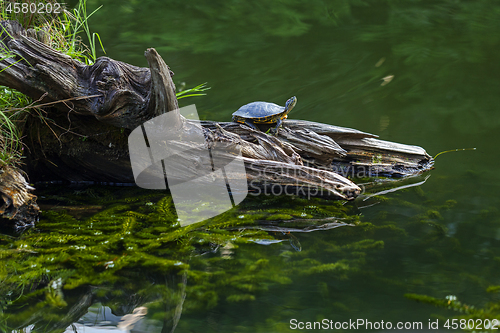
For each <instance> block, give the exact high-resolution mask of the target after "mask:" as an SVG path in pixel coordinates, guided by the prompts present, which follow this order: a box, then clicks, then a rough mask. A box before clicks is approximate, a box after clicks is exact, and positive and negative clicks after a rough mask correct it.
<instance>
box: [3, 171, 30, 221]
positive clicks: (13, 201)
mask: <svg viewBox="0 0 500 333" xmlns="http://www.w3.org/2000/svg"><path fill="white" fill-rule="evenodd" d="M31 190H33V188H32V187H31V186H29V184H28V183H27V182H26V179H25V178H24V176H23V175H22V174H21V173H20V172H19V171H18V170H17V169H16V168H14V167H9V166H3V167H1V168H0V226H4V225H9V226H11V225H14V226H15V227H16V228H18V229H19V228H25V227H29V226H33V225H34V223H35V222H36V221H37V216H38V211H39V209H38V206H37V204H36V196H34V195H33V194H31V193H30V191H31ZM13 222H15V223H13Z"/></svg>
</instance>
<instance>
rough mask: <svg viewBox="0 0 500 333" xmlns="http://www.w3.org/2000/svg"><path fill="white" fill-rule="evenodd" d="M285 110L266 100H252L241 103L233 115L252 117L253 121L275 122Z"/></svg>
mask: <svg viewBox="0 0 500 333" xmlns="http://www.w3.org/2000/svg"><path fill="white" fill-rule="evenodd" d="M284 112H285V107H283V106H279V105H278V104H274V103H268V102H252V103H248V104H246V105H243V106H242V107H241V108H239V109H238V110H237V111H236V112H234V113H233V117H235V116H236V117H239V118H245V119H252V120H253V121H254V122H255V123H269V122H276V121H277V120H278V119H279V118H280V116H281V115H282V114H283V113H284Z"/></svg>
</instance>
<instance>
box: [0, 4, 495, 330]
mask: <svg viewBox="0 0 500 333" xmlns="http://www.w3.org/2000/svg"><path fill="white" fill-rule="evenodd" d="M100 4H103V8H101V9H100V10H99V11H98V12H97V13H96V14H95V16H94V17H92V18H91V20H90V25H91V27H92V28H93V29H94V30H95V31H98V32H99V33H100V36H101V39H102V41H103V43H104V45H105V46H106V51H107V56H109V57H111V58H114V59H117V60H121V61H124V62H128V63H132V64H135V65H138V66H147V63H146V61H145V59H144V57H143V52H144V50H145V49H146V48H148V47H154V48H156V49H157V50H158V52H159V53H160V54H161V55H162V56H163V58H164V59H165V61H166V62H167V64H169V66H170V67H171V68H172V70H173V71H174V72H175V73H176V75H175V76H174V80H175V82H176V84H177V85H178V86H179V85H180V83H181V82H185V83H186V86H187V87H191V86H195V85H197V84H199V83H203V82H207V85H208V86H210V87H211V90H209V91H208V95H207V96H205V97H201V98H196V99H191V100H184V101H186V102H184V104H185V105H186V104H187V103H193V102H194V103H196V106H197V109H198V112H199V114H200V116H201V117H202V118H204V119H211V120H216V121H229V120H230V118H231V113H232V112H234V111H235V110H236V109H237V108H239V107H240V106H241V105H243V104H246V103H248V102H251V101H255V100H263V101H269V102H275V103H278V104H282V105H283V104H284V103H285V101H286V100H287V99H288V98H289V97H290V96H297V98H298V103H297V106H296V107H295V108H294V110H293V111H292V112H291V114H290V115H289V116H290V117H293V118H297V119H305V120H311V121H318V122H323V123H328V124H334V125H339V126H346V127H353V128H356V129H359V130H362V131H365V132H369V133H374V134H378V135H379V136H380V138H381V139H384V140H390V141H395V142H402V143H407V144H415V145H419V146H422V147H424V148H425V149H426V150H427V151H428V153H429V154H431V155H435V154H437V153H438V152H440V151H443V150H447V149H455V148H469V147H475V148H477V150H475V151H463V152H456V153H448V154H444V155H441V156H440V157H439V158H438V159H437V160H436V164H435V167H436V168H435V170H432V171H430V172H428V173H427V174H426V175H424V176H427V175H430V177H429V178H428V179H427V180H426V182H425V183H424V184H423V185H421V186H418V187H412V188H409V189H406V190H402V191H397V192H393V193H388V194H386V195H384V196H382V197H376V198H370V199H369V200H366V201H363V200H362V199H359V200H357V201H355V202H354V203H348V204H346V205H340V204H332V203H331V202H325V201H321V200H311V201H307V200H302V199H293V200H292V199H290V198H278V199H272V198H268V199H266V198H261V199H257V200H253V199H249V200H246V201H245V202H244V204H243V205H242V207H240V208H239V209H238V210H235V211H232V212H228V213H226V214H225V215H223V216H221V217H220V218H219V219H216V220H215V221H212V222H211V223H212V225H213V228H211V229H209V231H203V230H197V231H196V230H194V231H191V232H185V233H182V232H179V231H178V230H177V229H176V226H175V222H174V221H173V220H172V218H170V219H169V218H165V217H164V216H165V214H167V217H168V216H169V214H170V213H171V209H172V207H171V204H170V203H169V201H168V200H169V198H168V196H167V197H165V195H164V194H162V193H156V192H155V193H151V192H145V193H143V192H134V191H135V190H131V189H126V190H124V189H113V188H91V189H68V190H67V192H65V194H64V195H61V196H59V197H55V196H54V195H55V194H54V190H53V189H46V190H44V191H46V192H43V193H45V194H44V196H46V197H45V198H39V200H40V202H41V203H45V204H46V205H47V206H46V209H45V211H46V213H44V214H43V215H42V220H41V221H40V224H39V230H37V231H32V232H30V233H28V234H26V235H24V236H23V237H21V238H20V239H18V240H12V239H10V238H8V237H7V236H2V244H4V245H2V252H1V253H0V255H1V258H3V259H2V260H3V261H4V262H5V263H6V265H5V268H0V279H1V280H2V281H4V283H3V287H2V288H1V289H0V290H1V291H2V292H3V293H4V294H5V295H6V296H5V297H3V298H2V305H3V309H4V310H3V311H4V316H3V317H0V318H2V319H1V320H0V323H1V324H2V325H7V326H6V327H9V328H11V329H13V328H18V329H20V328H22V327H28V328H29V327H30V325H35V327H36V328H37V330H39V331H44V330H45V331H57V330H59V331H64V330H65V328H66V327H68V326H69V325H70V324H72V323H74V322H77V321H78V323H77V324H75V325H80V326H78V327H80V328H79V329H80V331H84V330H83V328H82V326H81V325H86V328H85V332H88V331H91V328H90V327H91V326H93V327H95V326H99V325H100V326H108V329H107V330H109V331H113V330H115V331H116V330H117V325H118V323H119V322H120V320H121V318H120V317H121V316H123V315H125V314H127V313H132V310H133V309H134V308H138V307H140V306H145V307H147V309H148V310H147V315H146V316H145V318H143V319H142V321H140V322H139V323H137V324H135V325H136V328H135V329H136V331H137V332H160V331H161V330H162V327H163V328H164V331H167V330H168V329H171V328H172V327H173V326H174V325H175V323H177V326H176V332H199V331H202V330H203V331H207V332H288V331H297V330H292V329H291V326H290V320H291V319H294V318H295V319H297V321H299V322H314V321H321V320H322V319H329V320H333V321H337V322H345V321H349V320H350V319H351V320H357V319H365V320H368V321H372V322H380V321H381V320H384V321H385V322H387V321H390V322H392V323H394V325H396V323H397V322H422V323H423V328H427V327H428V322H429V320H431V321H433V322H434V321H436V320H439V324H440V328H443V325H444V324H445V323H446V320H447V319H451V318H458V316H460V315H464V316H467V314H464V313H460V312H458V311H453V310H450V309H446V308H445V307H443V306H440V307H435V306H433V305H432V304H429V303H425V302H417V301H416V300H415V297H413V298H412V297H405V295H407V294H417V295H426V296H430V297H434V298H436V299H438V300H440V301H442V302H444V303H446V302H447V300H446V299H445V297H446V296H450V295H452V296H456V297H457V299H458V301H460V302H462V304H467V305H470V306H472V305H473V306H475V308H476V309H481V308H484V309H490V308H491V304H496V305H497V306H498V304H499V303H498V296H497V295H498V294H495V293H492V292H487V290H488V288H490V289H489V291H495V290H496V289H495V286H498V285H500V281H499V279H498V276H499V273H500V251H499V246H498V245H499V241H500V219H499V217H498V216H499V215H498V207H499V202H498V201H499V199H498V195H497V190H498V188H499V184H500V182H499V174H498V172H497V166H498V164H499V162H500V161H499V156H498V153H497V152H498V148H497V147H496V143H497V140H498V134H497V133H498V130H499V126H500V117H499V116H498V112H497V108H498V105H499V102H500V98H499V97H498V96H499V94H498V91H499V88H500V83H499V81H498V77H499V74H500V73H499V70H500V68H499V64H500V61H499V59H498V58H499V56H498V49H499V46H500V26H499V23H498V22H500V7H499V6H498V4H497V3H496V2H493V1H483V2H467V1H428V2H380V1H377V2H375V1H367V2H363V3H361V2H356V1H336V2H332V3H324V2H321V1H315V2H311V1H294V2H293V3H291V4H286V3H272V2H267V1H252V2H248V3H247V2H240V1H233V2H226V1H213V2H210V3H209V4H208V3H204V2H201V1H198V2H189V3H186V2H181V1H171V2H162V1H148V2H132V1H129V2H123V1H99V2H98V3H97V2H96V1H91V2H89V6H90V7H92V8H96V7H97V6H98V5H100ZM390 76H393V77H392V80H390V79H389V78H388V77H390ZM383 78H386V79H385V81H384V80H383ZM388 81H390V82H388ZM422 180H423V178H420V179H417V180H415V181H416V182H418V181H422ZM75 191H76V192H75ZM78 191H80V192H78ZM82 191H83V192H82ZM85 191H87V192H85ZM88 191H90V192H88ZM89 193H90V194H89ZM82 202H85V203H86V205H93V206H92V207H94V208H89V209H88V210H84V211H81V210H80V207H82ZM149 203H151V205H150V204H149ZM56 204H57V205H58V206H59V208H58V207H54V205H56ZM61 206H62V207H61ZM98 211H99V212H101V213H98V215H94V214H95V213H96V212H98ZM99 214H100V215H99ZM162 214H163V215H162ZM302 214H305V217H304V216H302ZM71 216H73V217H71ZM161 216H163V217H161ZM331 217H339V218H343V220H340V222H348V223H354V224H356V226H354V227H351V226H344V227H339V228H334V229H330V230H324V231H315V232H310V233H293V234H292V235H288V234H286V233H281V232H273V231H267V232H266V231H258V230H257V231H256V230H255V229H245V230H243V229H242V230H238V228H240V227H241V226H243V225H244V226H247V227H248V226H254V225H255V224H254V222H255V221H256V220H259V221H262V220H266V219H271V220H275V221H282V220H288V219H293V218H295V219H298V218H331ZM281 225H283V223H281ZM221 226H226V227H227V226H230V227H233V229H236V230H230V231H221V228H220V227H221ZM176 230H177V231H176ZM121 238H123V239H121ZM266 240H267V241H266ZM106 242H107V243H106ZM264 243H265V244H268V245H263V244H264ZM10 244H12V245H10ZM56 244H59V245H57V246H56ZM298 244H299V245H300V248H301V251H300V252H298V251H297V249H298ZM82 246H85V248H81V247H82ZM31 251H35V252H36V253H34V252H31ZM52 258H53V259H52ZM32 265H37V266H34V267H32ZM188 265H189V266H188ZM42 269H44V270H49V271H50V272H43V271H42ZM12 272H17V274H18V275H19V278H16V277H13V276H12V275H9V274H12ZM30 274H31V275H30ZM40 278H41V279H42V281H41V282H40ZM59 278H61V281H62V282H64V284H63V285H58V284H57V283H56V284H55V285H54V286H53V287H51V286H52V284H53V283H54V281H56V282H57V281H58V279H59ZM16 279H17V280H16ZM16 283H23V287H24V289H22V291H21V290H20V289H19V287H17V288H14V287H13V286H14V285H16ZM89 285H90V287H89ZM37 287H38V288H37ZM36 290H38V291H36ZM90 295H91V296H90ZM183 297H185V300H184V301H182V299H183ZM15 299H17V300H15ZM8 301H13V304H8V303H6V302H8ZM433 302H434V303H436V304H437V303H438V302H437V301H433ZM181 304H182V309H181V308H180V305H181ZM450 304H451V305H454V306H456V307H460V306H459V305H458V303H456V301H454V302H451V303H450ZM89 306H90V310H88V307H89ZM176 309H178V310H177V315H175V313H176ZM461 309H462V310H464V309H465V308H464V307H461ZM87 312H88V313H87ZM85 313H87V314H85ZM179 314H181V315H180V317H179ZM469 315H470V314H469ZM495 317H496V318H499V313H498V310H494V309H492V310H491V314H489V315H485V314H476V317H471V318H490V319H491V318H495ZM138 318H139V317H138ZM466 318H469V317H466ZM1 327H3V326H0V328H1ZM123 327H124V326H121V329H122V330H125V329H126V327H125V328H123ZM129 328H130V327H129ZM6 329H7V328H6ZM368 330H375V329H369V328H368ZM28 331H29V329H28ZM100 331H101V332H102V331H104V329H103V330H100ZM134 332H135V331H134Z"/></svg>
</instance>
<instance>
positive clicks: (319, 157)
mask: <svg viewBox="0 0 500 333" xmlns="http://www.w3.org/2000/svg"><path fill="white" fill-rule="evenodd" d="M0 24H1V25H2V31H3V32H2V34H1V41H0V49H2V50H3V51H4V52H10V53H12V54H14V55H15V56H12V57H8V58H5V59H3V60H1V61H0V85H5V86H8V87H11V88H14V89H17V90H19V91H20V92H22V93H24V94H26V95H28V96H30V97H32V98H33V99H39V98H40V97H41V96H44V98H43V101H42V102H57V101H61V100H66V101H65V102H64V103H56V104H54V105H53V107H52V108H50V109H49V108H46V109H45V111H44V112H47V113H46V114H48V115H50V117H49V118H50V119H51V121H47V119H46V118H42V122H41V121H40V119H38V118H37V117H36V116H32V117H31V118H28V120H27V123H26V124H27V125H26V126H25V129H26V133H25V135H26V139H25V143H26V144H27V147H28V149H26V151H29V154H28V156H27V158H26V159H25V161H26V170H28V173H29V174H30V178H31V179H32V181H37V180H53V179H55V178H56V177H58V178H62V179H67V180H72V181H87V180H94V181H114V182H132V181H133V175H132V172H131V167H130V160H129V155H128V147H127V135H128V134H129V133H130V131H129V129H134V128H136V127H137V126H140V125H141V124H143V123H144V122H145V121H147V120H149V119H151V118H154V117H156V116H158V115H161V114H163V113H165V112H169V111H171V112H175V111H173V110H175V109H177V108H178V104H177V99H176V97H175V85H174V83H173V81H172V79H171V77H172V75H173V72H172V71H171V70H170V69H169V67H168V66H167V65H166V63H165V62H164V61H163V59H162V58H161V56H160V55H159V54H158V53H157V52H156V51H155V50H154V49H148V50H147V51H146V52H145V56H146V59H147V61H148V64H149V66H150V68H149V69H148V68H140V67H136V66H132V65H129V64H125V63H123V62H120V61H116V60H113V59H110V58H107V57H101V58H99V59H97V60H96V63H95V64H93V65H91V66H86V65H85V64H82V63H81V62H79V61H76V60H74V59H71V58H70V57H69V56H67V55H64V54H61V53H60V52H58V51H56V50H53V49H52V48H50V47H49V46H47V45H45V44H44V43H42V42H40V41H39V40H42V41H44V40H46V36H45V35H43V34H38V33H35V32H33V31H28V32H26V31H25V30H24V29H23V28H22V27H21V26H20V25H19V24H18V23H17V22H12V21H2V22H0ZM38 39H39V40H38ZM89 96H93V97H89ZM228 118H229V115H228ZM173 121H174V122H175V123H174V127H175V128H176V129H178V130H179V131H180V133H181V134H182V133H184V134H186V135H187V136H189V135H190V134H192V133H194V132H199V133H203V136H204V137H205V139H206V142H205V146H206V148H210V149H213V148H216V147H219V148H220V147H223V149H222V151H226V152H227V153H222V155H221V156H220V157H221V158H222V160H224V159H227V160H228V161H230V160H232V159H234V158H235V154H234V153H233V152H234V151H241V155H242V157H241V160H242V161H243V162H244V163H245V166H246V175H247V180H248V183H249V186H250V191H254V192H260V193H261V192H265V191H268V190H269V189H270V188H271V189H272V190H273V193H287V194H297V195H308V196H331V197H335V198H341V199H353V198H355V197H356V196H357V195H358V194H359V192H360V188H359V187H358V186H357V185H356V184H354V183H353V182H352V181H351V180H349V179H347V178H346V176H348V175H351V172H352V173H353V174H352V175H353V176H367V175H379V174H383V175H396V176H404V175H415V174H418V173H421V172H423V171H426V170H429V169H430V168H432V163H433V160H432V158H431V157H430V156H429V155H428V154H427V153H426V152H425V150H424V149H422V148H420V147H415V146H408V145H403V144H397V143H392V142H387V141H382V140H378V139H377V136H376V135H373V134H368V133H363V132H361V131H358V130H354V129H349V128H343V127H337V126H332V125H326V124H319V123H314V122H309V121H303V120H290V119H287V120H285V121H284V122H283V126H282V128H280V129H279V131H278V134H277V136H269V135H267V134H265V133H264V131H265V130H266V129H267V128H262V130H263V131H256V130H254V129H251V128H250V127H248V126H246V125H243V124H238V123H217V122H211V121H203V122H201V126H202V127H200V124H198V123H195V122H193V121H190V120H186V119H185V118H183V117H182V116H181V115H180V114H178V115H177V116H176V117H174V120H173ZM182 136H183V135H180V137H182ZM178 143H179V144H180V145H187V146H189V144H190V143H189V142H178ZM193 147H194V145H193ZM193 147H192V148H193ZM236 155H237V154H236ZM198 159H199V157H198V156H195V155H194V153H186V154H185V155H184V156H182V157H180V158H178V160H176V161H175V163H174V165H175V166H176V167H177V168H178V170H180V171H179V174H180V175H181V176H182V173H183V171H182V170H185V171H186V172H187V171H189V169H190V168H193V165H198V164H199V163H198V162H199V161H198ZM205 162H206V161H205ZM208 164H209V163H208ZM361 172H364V174H360V173H361ZM354 173H356V174H354ZM233 176H235V177H236V176H238V175H233ZM26 188H27V187H26ZM27 189H28V188H27ZM278 189H279V190H278ZM306 193H307V194H306Z"/></svg>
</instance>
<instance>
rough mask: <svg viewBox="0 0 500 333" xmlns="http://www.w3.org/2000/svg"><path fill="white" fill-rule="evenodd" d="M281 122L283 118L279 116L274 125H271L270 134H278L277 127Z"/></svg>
mask: <svg viewBox="0 0 500 333" xmlns="http://www.w3.org/2000/svg"><path fill="white" fill-rule="evenodd" d="M282 123H283V120H282V119H281V118H279V119H278V121H277V122H276V127H271V128H270V129H269V133H270V134H271V135H274V136H276V135H278V129H279V128H280V126H281V124H282Z"/></svg>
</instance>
